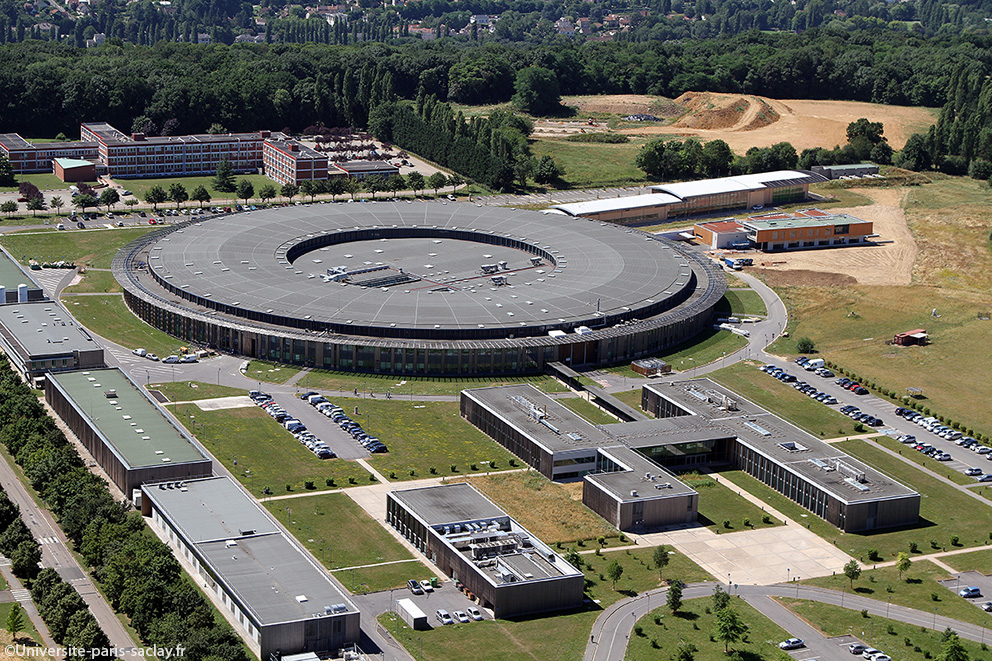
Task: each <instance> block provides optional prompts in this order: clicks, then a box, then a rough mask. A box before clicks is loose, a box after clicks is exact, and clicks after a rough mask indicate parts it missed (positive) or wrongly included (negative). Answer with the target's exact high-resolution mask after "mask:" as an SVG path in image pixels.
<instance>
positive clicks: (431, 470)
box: [427, 466, 437, 475]
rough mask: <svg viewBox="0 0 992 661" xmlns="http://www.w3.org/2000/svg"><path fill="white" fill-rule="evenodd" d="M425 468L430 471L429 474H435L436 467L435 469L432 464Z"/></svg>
mask: <svg viewBox="0 0 992 661" xmlns="http://www.w3.org/2000/svg"><path fill="white" fill-rule="evenodd" d="M427 470H429V471H430V472H431V475H437V469H436V468H434V467H433V466H431V467H430V468H428V469H427Z"/></svg>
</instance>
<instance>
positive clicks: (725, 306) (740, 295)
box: [716, 289, 768, 316]
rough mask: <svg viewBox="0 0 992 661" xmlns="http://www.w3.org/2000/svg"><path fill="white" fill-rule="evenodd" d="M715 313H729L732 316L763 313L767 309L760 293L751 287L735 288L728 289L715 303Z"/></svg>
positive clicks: (765, 312) (766, 311)
mask: <svg viewBox="0 0 992 661" xmlns="http://www.w3.org/2000/svg"><path fill="white" fill-rule="evenodd" d="M716 312H717V314H729V315H734V316H741V315H744V316H751V315H765V314H767V313H768V310H767V309H766V308H765V302H764V301H763V300H761V295H760V294H758V292H756V291H754V290H753V289H745V290H737V289H728V290H727V293H726V294H724V295H723V298H721V299H720V300H719V301H717V304H716Z"/></svg>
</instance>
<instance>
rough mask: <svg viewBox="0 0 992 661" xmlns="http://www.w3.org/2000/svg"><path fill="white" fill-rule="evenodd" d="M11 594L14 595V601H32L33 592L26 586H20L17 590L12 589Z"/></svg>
mask: <svg viewBox="0 0 992 661" xmlns="http://www.w3.org/2000/svg"><path fill="white" fill-rule="evenodd" d="M10 594H11V596H12V597H14V601H17V602H20V603H24V602H26V601H31V593H30V592H29V591H28V590H25V589H24V588H19V589H17V590H11V591H10Z"/></svg>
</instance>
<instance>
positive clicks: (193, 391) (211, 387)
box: [148, 381, 247, 402]
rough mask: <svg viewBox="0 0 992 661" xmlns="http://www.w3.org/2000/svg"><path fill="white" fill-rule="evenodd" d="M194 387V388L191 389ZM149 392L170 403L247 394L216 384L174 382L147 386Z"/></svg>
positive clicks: (238, 389)
mask: <svg viewBox="0 0 992 661" xmlns="http://www.w3.org/2000/svg"><path fill="white" fill-rule="evenodd" d="M191 385H192V386H194V387H191ZM148 389H149V390H157V391H159V392H160V393H162V394H163V395H165V396H166V397H168V398H169V401H170V402H191V401H194V400H197V399H213V398H215V397H234V396H235V395H246V394H247V392H246V391H244V390H241V389H240V388H231V387H230V386H219V385H217V384H216V383H203V382H202V381H176V382H174V383H153V384H151V385H149V386H148Z"/></svg>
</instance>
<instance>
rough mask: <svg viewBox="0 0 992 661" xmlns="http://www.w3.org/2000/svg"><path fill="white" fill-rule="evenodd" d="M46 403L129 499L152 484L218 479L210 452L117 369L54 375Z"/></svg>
mask: <svg viewBox="0 0 992 661" xmlns="http://www.w3.org/2000/svg"><path fill="white" fill-rule="evenodd" d="M45 401H47V402H48V404H49V405H50V406H51V407H52V409H54V410H55V412H56V413H57V414H58V416H59V417H60V418H62V420H63V421H64V422H65V423H66V425H67V426H68V427H69V429H71V430H72V433H74V434H75V435H76V437H77V438H79V440H80V442H81V443H82V444H83V446H85V447H86V450H87V451H88V452H89V453H90V454H91V455H93V458H94V459H95V460H96V461H97V463H98V464H100V467H101V468H103V470H104V471H105V472H106V473H107V475H108V476H110V479H111V480H113V482H114V484H116V485H117V487H118V488H119V489H120V490H121V491H123V492H124V495H125V497H127V498H131V497H133V495H134V492H135V490H136V489H138V488H139V487H140V486H141V485H142V484H145V483H148V482H160V481H162V480H188V479H192V478H197V477H204V476H209V475H211V474H212V469H213V463H212V461H211V459H210V455H209V454H208V453H207V452H206V450H204V449H203V448H201V447H200V444H199V443H197V441H196V439H194V438H193V437H192V436H190V435H189V434H188V433H187V432H186V430H184V429H182V428H181V427H179V426H178V425H177V424H176V423H175V422H173V420H172V418H171V417H169V415H168V414H167V413H166V412H165V410H163V409H162V407H160V406H159V405H158V403H156V402H155V401H154V400H153V399H152V398H151V397H149V396H148V394H147V393H146V392H145V391H144V390H143V389H141V388H140V387H139V386H138V385H137V384H135V383H134V382H133V381H131V379H129V378H128V376H127V375H126V374H124V372H122V371H121V370H119V369H117V368H114V369H94V370H82V371H76V372H63V373H56V374H51V373H50V374H49V375H48V378H47V379H46V380H45Z"/></svg>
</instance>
